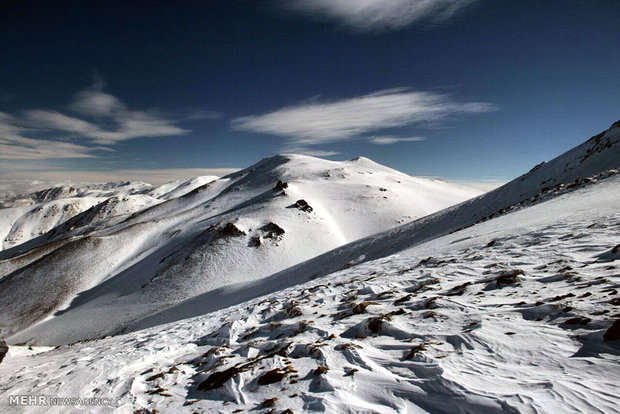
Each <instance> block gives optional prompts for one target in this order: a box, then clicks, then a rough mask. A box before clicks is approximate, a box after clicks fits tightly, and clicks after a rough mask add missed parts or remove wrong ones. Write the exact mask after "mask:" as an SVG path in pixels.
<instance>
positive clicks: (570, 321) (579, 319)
mask: <svg viewBox="0 0 620 414" xmlns="http://www.w3.org/2000/svg"><path fill="white" fill-rule="evenodd" d="M591 320H592V319H590V318H582V317H580V316H577V317H575V318H570V319H567V320H566V321H564V323H565V324H567V325H587V324H588V323H590V321H591Z"/></svg>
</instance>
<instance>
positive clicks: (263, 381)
mask: <svg viewBox="0 0 620 414" xmlns="http://www.w3.org/2000/svg"><path fill="white" fill-rule="evenodd" d="M284 377H286V372H282V371H280V370H279V369H277V368H276V369H272V370H271V371H267V372H266V373H264V374H263V375H261V376H260V378H259V379H258V381H257V384H258V385H268V384H275V383H276V382H280V381H282V379H283V378H284Z"/></svg>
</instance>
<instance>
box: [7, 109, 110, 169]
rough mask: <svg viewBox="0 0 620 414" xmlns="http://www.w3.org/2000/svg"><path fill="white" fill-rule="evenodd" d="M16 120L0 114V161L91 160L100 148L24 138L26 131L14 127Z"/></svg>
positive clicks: (16, 126)
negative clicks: (94, 152)
mask: <svg viewBox="0 0 620 414" xmlns="http://www.w3.org/2000/svg"><path fill="white" fill-rule="evenodd" d="M17 123H18V120H17V119H15V118H14V117H13V116H11V115H9V114H7V113H4V112H0V159H3V160H43V159H47V158H93V157H95V155H93V154H92V152H93V151H95V150H101V149H102V148H101V147H86V146H83V145H78V144H74V143H71V142H64V141H50V140H42V139H33V138H28V137H26V136H24V134H27V133H28V129H26V128H23V127H20V126H18V125H16V124H17Z"/></svg>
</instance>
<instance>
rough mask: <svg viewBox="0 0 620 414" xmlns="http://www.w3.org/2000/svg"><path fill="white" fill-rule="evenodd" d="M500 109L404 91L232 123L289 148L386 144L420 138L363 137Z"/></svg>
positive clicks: (311, 105)
mask: <svg viewBox="0 0 620 414" xmlns="http://www.w3.org/2000/svg"><path fill="white" fill-rule="evenodd" d="M496 109H497V108H496V107H495V106H494V105H493V104H490V103H487V102H458V101H456V100H455V99H454V98H452V97H451V96H449V95H446V94H437V93H432V92H419V91H411V90H408V89H405V88H399V89H390V90H384V91H378V92H374V93H371V94H368V95H363V96H359V97H355V98H349V99H343V100H340V101H334V102H310V103H304V104H299V105H295V106H289V107H285V108H282V109H278V110H276V111H273V112H269V113H266V114H262V115H252V116H246V117H241V118H237V119H234V120H233V121H232V128H233V129H235V130H239V131H249V132H255V133H262V134H271V135H277V136H280V137H284V138H286V140H287V146H289V147H295V146H301V147H306V146H309V145H318V144H327V143H333V142H339V141H348V140H352V139H365V140H368V141H370V142H372V143H374V144H379V145H387V144H393V143H396V142H403V141H414V140H419V138H400V137H393V136H379V137H376V136H370V137H368V136H364V135H365V134H369V133H376V132H377V131H381V130H386V129H389V128H397V127H404V126H413V125H418V126H420V125H428V124H429V123H438V122H445V121H447V120H449V119H451V118H453V117H455V116H458V115H472V114H480V113H485V112H490V111H494V110H496Z"/></svg>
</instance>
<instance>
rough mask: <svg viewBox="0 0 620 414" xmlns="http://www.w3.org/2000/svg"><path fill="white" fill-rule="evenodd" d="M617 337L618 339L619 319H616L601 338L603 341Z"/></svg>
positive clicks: (619, 335)
mask: <svg viewBox="0 0 620 414" xmlns="http://www.w3.org/2000/svg"><path fill="white" fill-rule="evenodd" d="M618 339H620V319H616V320H615V321H614V323H613V324H612V325H611V326H610V327H609V329H607V330H606V331H605V333H604V334H603V340H604V341H605V342H609V341H617V340H618Z"/></svg>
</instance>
